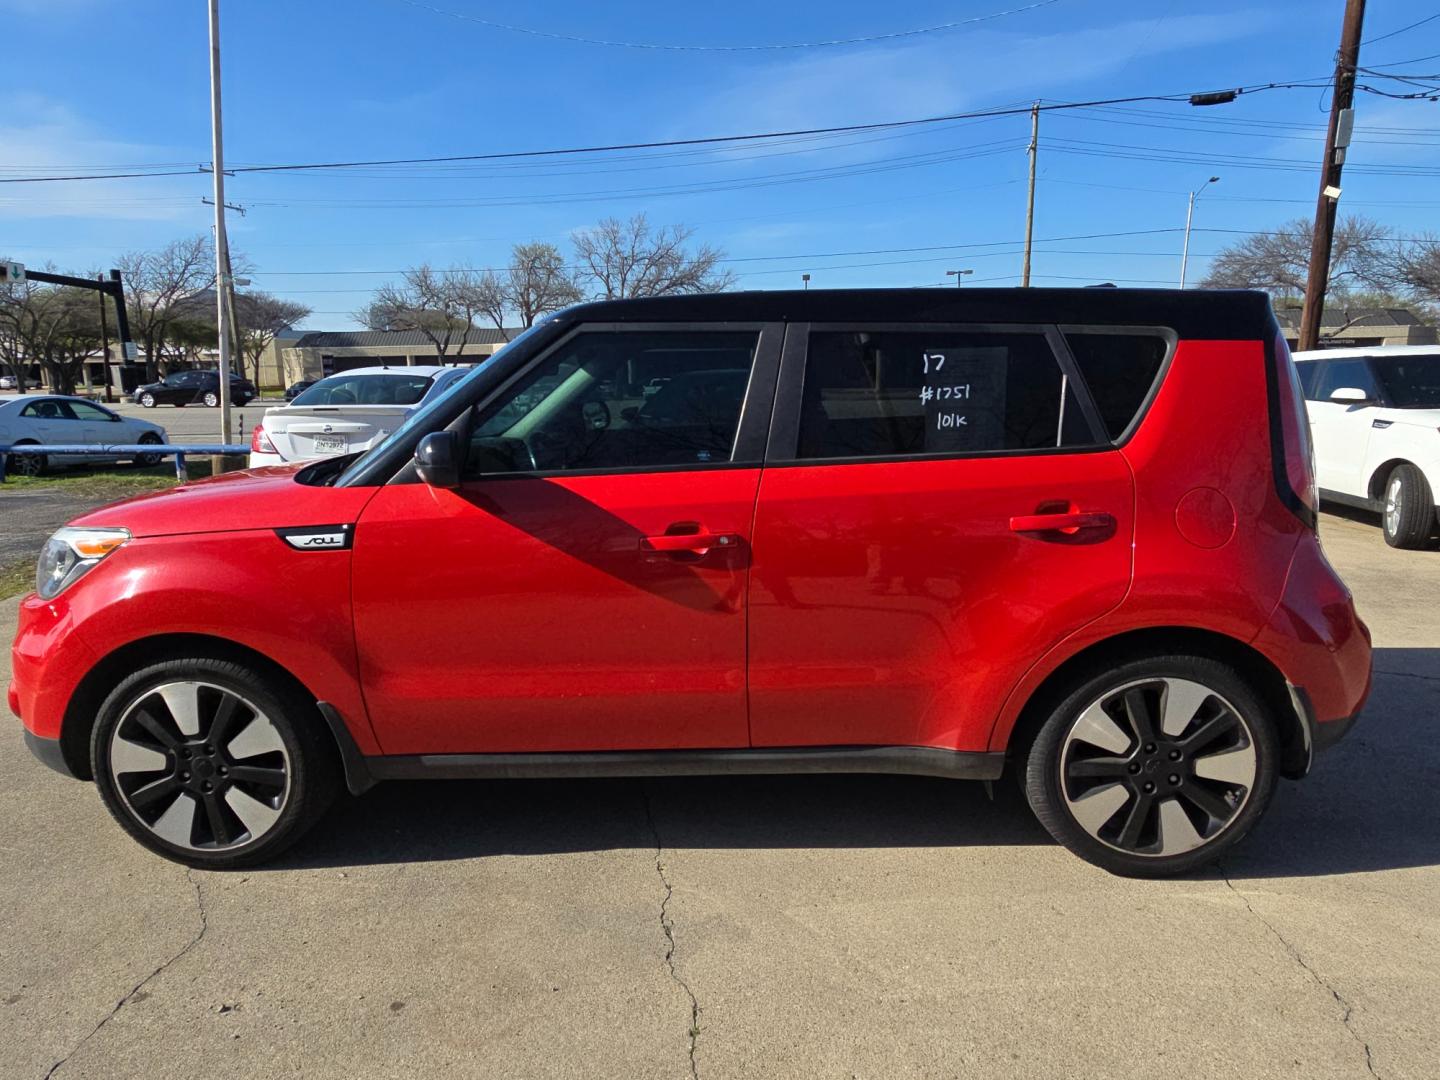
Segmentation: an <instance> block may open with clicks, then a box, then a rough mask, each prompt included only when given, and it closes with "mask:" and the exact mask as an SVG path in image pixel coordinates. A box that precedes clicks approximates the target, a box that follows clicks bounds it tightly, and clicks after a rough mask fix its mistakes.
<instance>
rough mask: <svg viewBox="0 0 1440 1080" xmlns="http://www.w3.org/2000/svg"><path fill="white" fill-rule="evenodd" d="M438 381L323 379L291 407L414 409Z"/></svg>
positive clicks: (367, 377)
mask: <svg viewBox="0 0 1440 1080" xmlns="http://www.w3.org/2000/svg"><path fill="white" fill-rule="evenodd" d="M434 381H435V380H434V379H432V378H431V377H430V376H429V375H411V374H406V373H405V372H403V371H397V372H395V373H394V374H390V373H388V372H387V373H385V374H380V373H372V374H368V375H356V374H341V375H331V376H330V377H329V378H328V379H321V380H320V381H319V382H317V383H316V384H315V385H314V386H312V387H310V389H308V390H306V391H305V392H304V393H303V394H297V395H296V396H295V400H294V401H292V402H291V403H290V404H291V405H414V404H416V403H417V402H419V400H420V399H421V398H423V397H424V396H425V392H426V391H427V390H429V389H430V384H431V383H432V382H434Z"/></svg>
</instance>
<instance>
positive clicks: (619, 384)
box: [467, 330, 759, 477]
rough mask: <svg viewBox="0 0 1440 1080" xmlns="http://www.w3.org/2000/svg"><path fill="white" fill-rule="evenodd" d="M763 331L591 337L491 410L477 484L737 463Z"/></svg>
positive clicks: (557, 353)
mask: <svg viewBox="0 0 1440 1080" xmlns="http://www.w3.org/2000/svg"><path fill="white" fill-rule="evenodd" d="M758 341H759V334H758V332H756V331H720V330H714V331H711V330H684V331H681V330H674V331H671V330H660V331H620V332H614V333H607V332H599V331H593V332H584V333H580V334H577V335H576V336H575V337H572V338H570V339H569V340H568V341H566V342H565V343H563V344H562V345H560V346H559V347H558V348H556V349H555V350H554V351H553V352H552V353H550V354H549V355H548V356H547V357H545V359H543V360H542V361H541V362H540V363H539V364H538V365H537V366H536V367H535V368H533V369H532V370H531V371H529V372H528V373H527V374H526V375H525V377H524V378H523V379H522V380H521V381H520V383H519V384H518V385H517V386H514V387H512V388H511V389H510V390H509V391H507V392H506V393H505V394H504V395H502V397H501V399H500V400H499V401H498V402H495V403H493V404H492V405H491V406H489V407H488V408H487V409H486V410H485V412H484V414H483V415H482V416H481V417H480V418H479V422H478V423H477V424H476V427H475V431H474V434H473V436H472V437H471V444H470V454H469V459H468V462H467V475H469V476H472V477H473V476H481V475H489V474H494V473H508V472H557V471H559V472H563V471H568V470H574V469H646V468H657V467H664V466H682V465H706V464H713V463H716V462H725V461H729V460H730V459H731V455H732V452H733V450H734V446H735V434H736V431H737V430H738V428H739V424H740V407H741V403H742V402H743V401H744V399H745V391H746V387H747V386H748V385H749V381H750V368H751V365H752V363H753V361H754V358H755V347H756V345H757V343H758Z"/></svg>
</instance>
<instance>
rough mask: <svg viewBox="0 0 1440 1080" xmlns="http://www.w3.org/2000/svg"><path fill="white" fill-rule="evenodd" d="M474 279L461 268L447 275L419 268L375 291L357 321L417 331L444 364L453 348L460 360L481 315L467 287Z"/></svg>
mask: <svg viewBox="0 0 1440 1080" xmlns="http://www.w3.org/2000/svg"><path fill="white" fill-rule="evenodd" d="M473 276H474V274H473V271H467V270H464V269H459V268H457V269H455V270H452V271H450V272H444V271H437V270H433V269H431V268H430V267H429V266H418V267H416V268H415V269H413V270H407V271H405V275H404V278H403V279H402V283H401V284H399V285H382V286H380V288H378V289H376V290H375V295H374V296H373V297H372V298H371V300H370V305H369V307H367V308H365V309H364V310H363V311H359V312H356V315H355V317H356V319H358V320H359V321H360V322H362V323H364V324H365V325H366V326H368V327H369V328H370V329H372V330H418V331H419V332H420V333H422V334H424V335H425V338H426V340H427V341H429V342H430V344H431V345H433V346H434V347H435V355H436V356H438V357H439V358H440V361H441V363H444V361H445V357H446V356H448V355H449V354H450V348H451V346H452V345H453V346H454V347H455V356H456V357H457V358H458V357H459V356H460V355H461V354H462V353H463V352H464V351H465V338H466V335H467V334H469V332H470V330H471V329H472V328H473V327H474V325H475V316H476V315H477V314H479V313H480V310H481V309H480V308H478V307H476V306H475V296H474V295H473V290H472V289H470V288H469V287H468V281H467V279H468V278H471V277H473Z"/></svg>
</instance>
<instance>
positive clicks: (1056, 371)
mask: <svg viewBox="0 0 1440 1080" xmlns="http://www.w3.org/2000/svg"><path fill="white" fill-rule="evenodd" d="M1093 442H1094V439H1093V437H1092V435H1091V433H1090V430H1089V427H1088V425H1087V424H1086V422H1085V419H1084V417H1083V415H1082V414H1081V412H1080V409H1079V405H1078V402H1077V400H1076V398H1075V395H1074V393H1073V390H1072V388H1070V387H1069V386H1068V383H1067V380H1066V379H1065V377H1064V375H1063V374H1062V372H1061V369H1060V365H1059V363H1058V362H1057V361H1056V359H1055V354H1054V353H1053V352H1052V351H1051V349H1050V345H1049V343H1048V342H1047V341H1046V340H1045V336H1044V335H1043V334H1041V333H1016V332H1004V333H997V332H985V331H955V330H937V331H918V330H917V331H902V332H891V331H874V332H872V331H852V330H844V331H825V330H821V331H816V332H814V333H812V334H811V335H810V346H809V352H808V355H807V358H806V365H805V385H804V390H803V393H802V398H801V414H800V437H799V445H798V456H799V457H800V458H850V457H891V456H904V455H911V454H937V453H938V454H946V453H948V454H969V453H987V452H994V451H1003V450H1038V449H1042V448H1047V447H1050V448H1053V447H1057V446H1075V445H1084V444H1089V443H1093Z"/></svg>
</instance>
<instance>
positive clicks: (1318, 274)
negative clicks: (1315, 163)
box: [1300, 0, 1365, 349]
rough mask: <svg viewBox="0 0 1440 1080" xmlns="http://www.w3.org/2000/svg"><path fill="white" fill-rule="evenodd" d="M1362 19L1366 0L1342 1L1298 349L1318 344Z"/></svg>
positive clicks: (1352, 122) (1351, 116) (1352, 114)
mask: <svg viewBox="0 0 1440 1080" xmlns="http://www.w3.org/2000/svg"><path fill="white" fill-rule="evenodd" d="M1364 21H1365V0H1346V3H1345V23H1344V25H1343V26H1342V27H1341V29H1340V51H1339V52H1338V53H1337V54H1336V56H1335V92H1334V95H1333V96H1332V98H1331V100H1330V127H1329V129H1328V130H1327V131H1326V134H1325V158H1324V160H1323V161H1322V162H1321V168H1320V197H1319V200H1318V201H1317V202H1316V204H1315V233H1314V235H1313V236H1312V237H1311V240H1310V271H1309V276H1308V277H1307V278H1306V281H1305V307H1304V308H1303V309H1302V311H1301V313H1300V348H1301V349H1314V348H1317V347H1318V346H1319V344H1320V317H1321V315H1322V314H1324V311H1325V288H1326V286H1327V284H1328V283H1329V281H1330V248H1331V245H1332V243H1333V242H1334V239H1335V217H1336V215H1337V213H1338V212H1339V205H1340V170H1341V169H1342V168H1343V167H1344V165H1345V150H1346V147H1348V146H1349V145H1350V132H1351V130H1352V128H1353V127H1354V125H1355V112H1354V109H1353V107H1352V106H1353V103H1354V101H1355V69H1356V67H1358V66H1359V63H1360V29H1361V26H1362V24H1363V23H1364Z"/></svg>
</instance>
